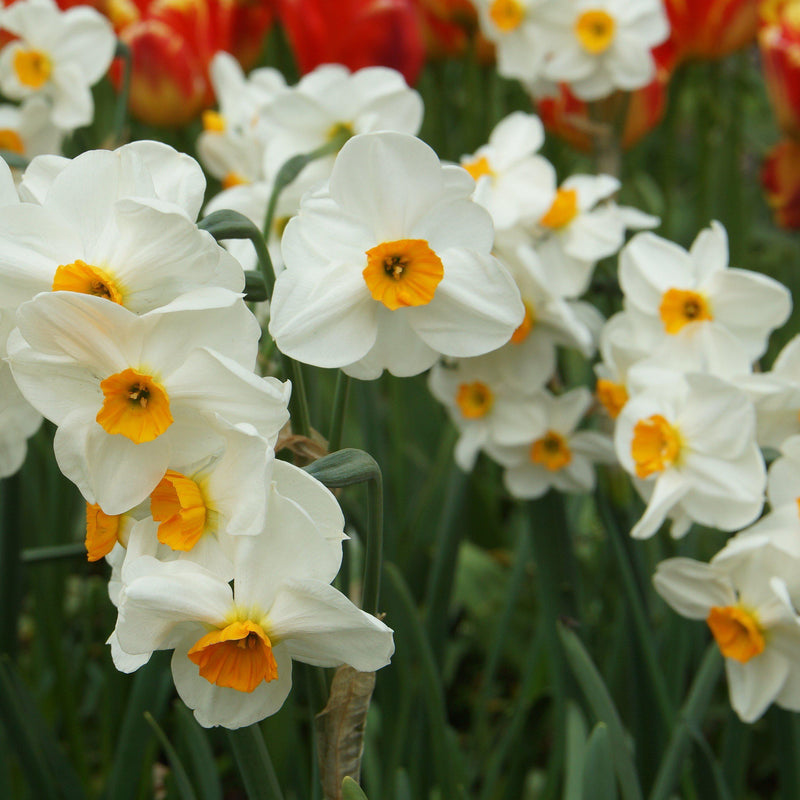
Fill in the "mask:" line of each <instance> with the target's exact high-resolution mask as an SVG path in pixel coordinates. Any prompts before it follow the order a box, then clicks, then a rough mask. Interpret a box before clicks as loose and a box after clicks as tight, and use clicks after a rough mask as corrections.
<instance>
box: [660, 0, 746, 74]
mask: <svg viewBox="0 0 800 800" xmlns="http://www.w3.org/2000/svg"><path fill="white" fill-rule="evenodd" d="M758 2H759V0H664V7H665V8H666V11H667V16H668V17H669V23H670V26H671V29H672V31H671V33H670V38H669V39H668V40H667V42H666V43H665V45H663V47H665V48H667V49H669V50H671V51H672V55H673V56H674V58H675V59H676V61H686V60H688V59H692V58H701V59H702V58H722V57H723V56H726V55H728V54H729V53H732V52H733V51H734V50H738V49H739V48H741V47H744V46H745V45H747V44H749V43H750V42H752V41H753V40H754V39H755V36H756V25H757V21H758Z"/></svg>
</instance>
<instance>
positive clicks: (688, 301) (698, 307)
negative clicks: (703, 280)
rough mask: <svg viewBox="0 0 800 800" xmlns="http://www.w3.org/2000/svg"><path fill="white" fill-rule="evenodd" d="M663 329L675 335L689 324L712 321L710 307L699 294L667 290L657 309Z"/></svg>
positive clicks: (685, 290)
mask: <svg viewBox="0 0 800 800" xmlns="http://www.w3.org/2000/svg"><path fill="white" fill-rule="evenodd" d="M658 313H659V314H660V315H661V321H662V322H663V323H664V329H665V330H666V331H667V333H669V334H676V333H678V331H680V330H681V329H682V328H683V326H684V325H688V324H689V323H690V322H702V321H703V320H712V319H714V315H713V314H712V313H711V306H710V305H709V302H708V300H707V299H706V298H705V297H704V296H703V295H702V294H700V293H699V292H693V291H691V290H689V289H667V291H666V292H664V296H663V297H662V298H661V305H660V306H659V307H658Z"/></svg>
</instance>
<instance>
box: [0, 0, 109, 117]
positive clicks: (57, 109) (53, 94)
mask: <svg viewBox="0 0 800 800" xmlns="http://www.w3.org/2000/svg"><path fill="white" fill-rule="evenodd" d="M0 24H2V27H3V28H4V29H5V30H7V31H9V32H10V33H13V34H15V36H16V37H17V38H16V39H14V40H13V41H12V42H10V43H9V44H7V45H6V46H5V47H4V48H3V49H2V51H0V92H2V93H3V94H4V95H5V96H6V97H9V98H11V99H12V100H24V99H25V98H28V97H32V96H33V95H39V96H41V97H45V98H47V99H48V100H49V101H50V102H51V103H52V119H53V122H54V123H55V124H56V125H58V126H59V127H60V128H63V129H64V130H74V129H75V128H79V127H80V126H81V125H88V124H89V123H90V122H91V121H92V118H93V116H94V101H93V99H92V92H91V87H92V86H93V85H94V84H95V83H97V82H98V81H99V80H100V78H102V77H103V75H105V73H106V70H108V67H109V66H110V64H111V59H112V58H113V56H114V50H115V49H116V45H117V39H116V37H115V36H114V31H113V28H112V27H111V23H110V22H109V21H108V20H107V19H106V18H105V17H104V16H103V15H102V14H100V13H99V12H98V11H95V9H93V8H88V7H85V6H81V7H79V8H72V9H70V10H69V11H65V12H63V13H62V12H61V10H60V9H59V8H58V6H57V5H56V4H55V3H54V2H53V0H21V2H18V3H14V5H13V6H11V7H10V8H8V9H6V11H5V13H4V14H3V17H2V20H0Z"/></svg>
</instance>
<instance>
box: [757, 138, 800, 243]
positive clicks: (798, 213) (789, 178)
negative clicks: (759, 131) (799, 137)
mask: <svg viewBox="0 0 800 800" xmlns="http://www.w3.org/2000/svg"><path fill="white" fill-rule="evenodd" d="M761 182H762V183H763V185H764V189H765V191H766V195H767V202H768V203H769V205H770V207H771V208H772V212H773V215H774V217H775V222H776V223H777V224H778V225H780V226H781V227H782V228H800V142H796V141H794V140H792V139H784V140H783V141H782V142H779V143H778V144H777V145H775V147H773V148H772V150H770V152H769V153H768V155H767V158H766V159H765V161H764V165H763V167H762V170H761Z"/></svg>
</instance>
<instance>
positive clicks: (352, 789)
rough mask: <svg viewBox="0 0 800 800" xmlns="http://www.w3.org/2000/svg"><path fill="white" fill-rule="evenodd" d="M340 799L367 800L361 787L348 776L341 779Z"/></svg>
mask: <svg viewBox="0 0 800 800" xmlns="http://www.w3.org/2000/svg"><path fill="white" fill-rule="evenodd" d="M342 800H368V798H367V796H366V795H365V794H364V792H363V790H362V789H361V787H360V786H359V785H358V784H357V783H356V782H355V781H354V780H353V779H352V778H350V777H347V778H345V779H344V780H343V781H342Z"/></svg>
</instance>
